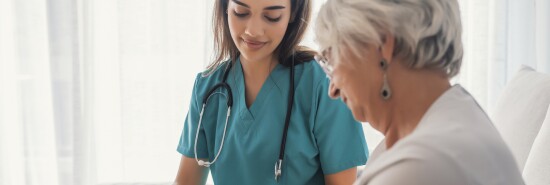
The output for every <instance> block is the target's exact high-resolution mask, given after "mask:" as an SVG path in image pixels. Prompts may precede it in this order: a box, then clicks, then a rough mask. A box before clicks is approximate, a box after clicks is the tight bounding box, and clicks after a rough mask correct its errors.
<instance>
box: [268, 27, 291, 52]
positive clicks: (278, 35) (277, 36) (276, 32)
mask: <svg viewBox="0 0 550 185" xmlns="http://www.w3.org/2000/svg"><path fill="white" fill-rule="evenodd" d="M287 27H288V23H282V22H281V23H277V24H276V25H272V26H271V27H270V29H266V33H268V35H269V37H270V39H271V40H272V42H273V43H274V44H273V45H275V46H278V45H279V44H280V43H281V41H282V40H283V38H284V37H285V33H286V29H287Z"/></svg>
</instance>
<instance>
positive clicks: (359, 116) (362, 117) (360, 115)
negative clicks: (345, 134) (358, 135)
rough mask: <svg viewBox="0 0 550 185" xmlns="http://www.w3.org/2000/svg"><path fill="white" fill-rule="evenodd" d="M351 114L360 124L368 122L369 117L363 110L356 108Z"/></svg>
mask: <svg viewBox="0 0 550 185" xmlns="http://www.w3.org/2000/svg"><path fill="white" fill-rule="evenodd" d="M351 113H352V114H353V118H355V120H357V121H360V122H367V116H366V114H365V113H364V111H363V110H362V109H360V108H357V107H356V108H354V109H351Z"/></svg>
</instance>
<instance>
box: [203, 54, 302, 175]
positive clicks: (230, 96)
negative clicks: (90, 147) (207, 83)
mask: <svg viewBox="0 0 550 185" xmlns="http://www.w3.org/2000/svg"><path fill="white" fill-rule="evenodd" d="M231 68H232V63H231V62H229V64H228V66H227V68H226V69H225V71H224V74H223V80H222V82H220V83H218V84H216V85H214V87H212V88H211V89H210V90H209V91H208V92H207V93H206V96H205V97H204V98H203V100H202V109H201V112H200V117H199V125H198V126H197V133H196V135H195V148H194V150H195V160H196V161H197V163H198V164H199V165H200V166H204V167H210V165H212V164H214V163H215V162H216V160H218V157H219V156H220V152H221V151H222V148H223V143H224V140H225V131H226V130H227V121H228V120H229V116H230V114H231V107H232V106H233V94H232V92H231V87H229V84H227V83H226V81H227V76H228V74H229V71H230V70H231ZM218 88H221V89H226V90H227V97H226V98H227V116H226V117H225V126H224V127H223V135H222V142H221V144H220V148H219V149H218V153H217V154H216V157H214V160H213V161H212V162H208V161H203V160H199V159H198V157H197V140H198V138H199V129H200V127H201V123H202V115H203V113H204V108H205V107H206V103H207V102H208V100H209V99H210V97H211V96H212V95H214V94H222V95H224V94H223V93H220V92H215V91H216V89H218ZM288 94H289V97H288V104H287V109H286V118H285V127H284V130H283V138H282V141H281V149H280V150H279V160H277V161H276V162H275V180H276V181H278V180H279V177H280V176H281V173H282V169H281V166H282V164H283V157H284V155H285V146H286V135H287V132H288V126H289V123H290V115H291V112H292V103H293V101H294V58H293V59H292V66H291V67H290V88H289V92H288ZM224 96H225V95H224Z"/></svg>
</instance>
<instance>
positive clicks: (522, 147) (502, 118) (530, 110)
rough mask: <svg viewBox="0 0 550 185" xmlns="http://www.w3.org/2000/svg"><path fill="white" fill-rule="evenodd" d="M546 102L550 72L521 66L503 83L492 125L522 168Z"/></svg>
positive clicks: (542, 117) (547, 100)
mask: <svg viewBox="0 0 550 185" xmlns="http://www.w3.org/2000/svg"><path fill="white" fill-rule="evenodd" d="M549 104H550V75H548V74H543V73H538V72H536V71H534V70H533V69H532V68H530V67H527V66H522V68H521V69H520V70H519V72H518V73H517V74H516V75H515V76H514V78H513V79H512V80H510V82H508V84H507V85H506V86H505V88H504V90H503V92H502V95H501V96H500V98H499V100H498V102H497V104H496V107H495V111H494V112H493V113H494V114H493V115H492V118H493V121H494V123H495V126H496V127H497V129H498V130H499V132H500V134H501V135H502V137H503V139H504V141H505V142H506V143H507V144H508V146H509V147H510V149H511V150H512V154H513V155H514V157H515V158H516V161H517V163H518V166H519V169H520V170H523V166H524V165H525V161H526V160H527V157H528V155H529V151H530V150H531V145H532V144H533V141H534V140H535V137H536V136H537V134H538V132H539V129H540V127H541V124H542V122H543V121H544V118H545V116H546V110H548V105H549Z"/></svg>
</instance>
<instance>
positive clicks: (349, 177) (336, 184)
mask: <svg viewBox="0 0 550 185" xmlns="http://www.w3.org/2000/svg"><path fill="white" fill-rule="evenodd" d="M356 177H357V167H353V168H350V169H347V170H344V171H341V172H338V173H334V174H328V175H325V184H326V185H350V184H353V182H354V181H355V179H356Z"/></svg>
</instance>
